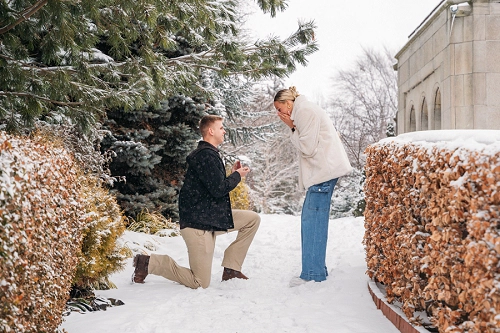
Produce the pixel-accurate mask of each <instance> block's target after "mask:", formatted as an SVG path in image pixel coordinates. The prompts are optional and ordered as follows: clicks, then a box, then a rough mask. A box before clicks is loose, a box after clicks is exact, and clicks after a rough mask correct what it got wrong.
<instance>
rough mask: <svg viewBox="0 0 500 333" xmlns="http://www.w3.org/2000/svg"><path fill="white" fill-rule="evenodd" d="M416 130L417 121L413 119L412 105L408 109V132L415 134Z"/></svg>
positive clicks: (413, 108) (413, 110)
mask: <svg viewBox="0 0 500 333" xmlns="http://www.w3.org/2000/svg"><path fill="white" fill-rule="evenodd" d="M416 130H417V120H416V117H415V107H413V105H412V106H411V109H410V132H415V131H416Z"/></svg>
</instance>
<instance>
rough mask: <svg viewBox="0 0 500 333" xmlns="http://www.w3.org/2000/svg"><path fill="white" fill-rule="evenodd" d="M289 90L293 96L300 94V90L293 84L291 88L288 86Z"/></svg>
mask: <svg viewBox="0 0 500 333" xmlns="http://www.w3.org/2000/svg"><path fill="white" fill-rule="evenodd" d="M288 90H290V92H291V93H292V96H293V98H294V99H295V98H296V97H297V96H299V92H298V91H297V88H295V86H291V87H290V88H288Z"/></svg>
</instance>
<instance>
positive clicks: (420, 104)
mask: <svg viewBox="0 0 500 333" xmlns="http://www.w3.org/2000/svg"><path fill="white" fill-rule="evenodd" d="M459 3H463V1H457V0H448V1H442V2H441V3H440V5H439V6H438V7H437V8H436V9H435V10H434V12H433V13H431V15H430V16H429V18H428V19H427V20H426V21H425V22H423V24H422V25H421V26H420V27H419V28H418V29H417V30H416V32H414V34H413V35H411V36H410V38H409V40H408V43H407V44H406V45H405V46H404V47H403V48H402V49H401V51H399V52H398V54H397V55H396V59H397V60H398V63H397V64H396V65H395V68H397V71H398V87H399V93H398V95H399V96H398V114H397V134H401V133H406V132H411V131H415V130H417V131H420V130H433V129H500V3H499V2H498V1H491V0H490V1H488V0H476V1H470V2H467V4H469V5H470V8H471V11H470V13H464V14H462V15H464V16H462V15H457V16H455V17H454V18H453V15H452V11H451V10H450V6H452V5H455V4H459Z"/></svg>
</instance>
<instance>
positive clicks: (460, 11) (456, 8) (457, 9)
mask: <svg viewBox="0 0 500 333" xmlns="http://www.w3.org/2000/svg"><path fill="white" fill-rule="evenodd" d="M450 12H451V14H452V15H453V16H467V15H469V14H470V13H471V12H472V7H471V6H470V5H469V3H467V2H462V3H459V4H457V5H452V6H450Z"/></svg>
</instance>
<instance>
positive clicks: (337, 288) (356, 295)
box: [61, 215, 399, 333]
mask: <svg viewBox="0 0 500 333" xmlns="http://www.w3.org/2000/svg"><path fill="white" fill-rule="evenodd" d="M363 222H364V220H363V218H341V219H336V220H331V221H330V231H329V242H328V253H327V266H328V269H329V277H328V279H327V280H326V281H324V282H321V283H316V282H308V283H306V284H303V285H301V286H298V287H289V281H290V280H291V279H292V278H293V277H295V276H298V274H299V273H300V217H299V216H289V215H262V222H261V226H260V229H259V231H258V232H257V235H256V237H255V239H254V242H253V243H252V246H251V247H250V250H249V253H248V255H247V258H246V261H245V263H244V265H243V270H242V271H243V272H244V273H245V274H246V275H247V276H248V277H249V278H250V279H249V280H236V279H235V280H230V281H226V282H221V276H222V268H221V266H220V264H221V262H222V255H223V252H224V249H225V248H226V247H227V246H228V245H229V243H230V242H231V241H232V240H233V239H234V237H235V234H227V235H223V236H220V237H218V238H217V243H216V249H215V256H214V262H213V270H212V283H211V285H210V287H209V288H207V289H197V290H192V289H189V288H186V287H184V286H181V285H179V284H177V283H174V282H171V281H168V280H166V279H164V278H162V277H158V276H153V275H149V276H148V277H147V278H146V283H145V284H143V285H141V284H131V282H130V276H131V274H132V272H133V268H132V265H131V261H132V259H129V262H128V266H127V268H126V269H125V271H123V272H120V273H117V274H115V275H113V276H112V277H111V280H112V281H113V282H114V283H115V284H116V285H117V287H118V288H117V289H113V290H108V291H97V292H96V294H97V295H100V296H103V297H106V298H116V299H120V300H121V301H123V302H124V303H125V305H122V306H115V307H111V308H108V310H107V311H97V312H88V313H85V314H79V313H72V314H71V315H69V316H68V317H65V321H64V323H63V324H62V326H61V328H64V329H66V331H67V332H68V333H83V332H85V333H87V332H100V333H106V332H111V333H112V332H117V333H125V332H133V333H152V332H154V333H167V332H173V333H177V332H183V333H184V332H185V333H190V332H200V333H205V332H207V333H208V332H210V333H212V332H214V333H215V332H217V333H236V332H237V333H260V332H266V333H268V332H269V333H271V332H296V333H305V332H334V333H379V332H380V333H398V332H399V331H398V330H397V329H396V328H395V327H394V325H393V324H392V323H391V322H390V321H389V320H388V319H387V318H386V317H385V316H384V315H383V314H382V312H381V311H379V310H377V308H376V306H375V304H374V303H373V301H372V299H371V296H370V294H369V292H368V289H367V282H368V280H369V279H368V277H367V276H366V275H365V271H366V264H365V259H364V258H365V256H364V249H363V245H362V239H363V233H364V227H363ZM122 240H123V241H124V242H126V243H127V245H128V246H129V247H130V248H131V249H132V250H134V251H136V252H137V251H147V253H151V251H150V250H147V249H146V247H148V248H150V249H153V248H155V252H156V253H167V254H169V255H171V256H172V257H173V258H174V259H176V260H177V261H178V263H179V264H182V265H185V266H187V265H188V259H187V250H186V247H185V245H184V241H183V240H182V238H181V237H180V236H179V237H172V238H169V237H162V238H160V237H154V236H150V235H145V234H138V233H133V232H129V231H127V232H126V233H125V234H124V236H123V237H122ZM144 245H146V247H144Z"/></svg>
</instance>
